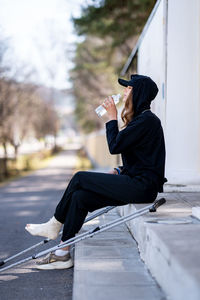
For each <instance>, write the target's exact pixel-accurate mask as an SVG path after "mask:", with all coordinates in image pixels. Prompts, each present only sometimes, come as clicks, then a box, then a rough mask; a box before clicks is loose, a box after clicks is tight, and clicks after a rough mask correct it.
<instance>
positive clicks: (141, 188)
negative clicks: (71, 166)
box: [25, 74, 167, 270]
mask: <svg viewBox="0 0 200 300" xmlns="http://www.w3.org/2000/svg"><path fill="white" fill-rule="evenodd" d="M118 82H119V84H120V85H122V86H124V87H125V88H124V96H123V102H124V107H123V110H122V112H121V118H122V121H123V123H124V125H123V127H122V128H123V129H122V130H120V131H119V129H118V119H117V108H116V105H115V103H114V100H113V98H112V97H111V96H109V97H107V98H106V99H105V100H104V102H103V103H102V106H103V107H104V108H105V109H106V111H107V114H106V115H107V119H108V120H106V123H105V127H106V138H107V143H108V148H109V152H110V153H111V154H114V155H115V154H121V158H122V162H123V166H118V167H116V168H114V169H113V170H111V171H109V172H108V173H100V172H92V171H79V172H76V173H75V174H74V175H73V177H72V178H71V180H70V182H69V183H68V186H67V188H66V190H65V192H64V194H63V196H62V199H61V200H60V202H59V203H58V205H57V207H56V209H55V213H54V216H53V217H52V218H51V219H50V220H49V221H48V222H46V223H42V224H27V225H26V227H25V229H26V230H27V231H28V232H29V233H30V234H32V235H36V236H43V237H46V238H49V239H56V238H57V237H58V235H59V232H60V229H61V227H62V225H64V227H63V233H62V237H61V242H60V243H63V242H65V241H66V240H68V239H70V238H72V237H74V236H75V235H76V233H78V232H79V230H80V229H81V227H82V225H83V223H84V220H85V218H86V216H87V214H88V212H92V211H94V210H97V209H100V208H102V207H106V206H120V205H126V204H129V203H151V202H154V201H155V199H156V197H157V195H158V192H163V184H164V183H165V182H166V181H167V179H166V178H165V177H164V172H165V155H166V153H165V140H164V134H163V128H162V125H161V121H160V119H159V118H158V116H156V115H155V114H154V113H153V112H152V111H151V109H150V105H151V101H152V100H154V98H155V97H156V95H157V93H158V87H157V85H156V83H155V82H154V81H153V80H152V79H151V78H150V77H148V76H144V75H139V74H133V75H131V78H130V80H124V79H120V78H119V79H118ZM116 175H117V176H116ZM69 250H70V248H69V246H68V247H65V248H62V249H58V250H56V251H55V252H53V253H50V254H48V255H47V256H46V257H44V258H43V259H41V260H39V261H37V262H36V268H37V269H44V270H48V269H67V268H70V267H72V266H73V262H72V259H71V257H70V252H69Z"/></svg>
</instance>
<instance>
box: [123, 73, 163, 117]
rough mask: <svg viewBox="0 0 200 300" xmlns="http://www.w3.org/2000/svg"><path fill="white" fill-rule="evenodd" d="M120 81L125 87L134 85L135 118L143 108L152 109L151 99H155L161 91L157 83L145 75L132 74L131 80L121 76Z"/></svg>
mask: <svg viewBox="0 0 200 300" xmlns="http://www.w3.org/2000/svg"><path fill="white" fill-rule="evenodd" d="M118 82H119V84H121V85H123V86H125V87H127V86H132V87H133V109H134V116H133V118H134V117H136V116H137V115H139V114H140V113H141V112H142V111H143V110H145V109H150V105H151V101H152V100H154V99H155V97H156V95H157V93H158V91H159V90H158V87H157V85H156V83H155V82H154V81H153V80H152V79H151V78H150V77H148V76H144V75H139V74H132V75H131V79H130V80H124V79H121V78H119V79H118Z"/></svg>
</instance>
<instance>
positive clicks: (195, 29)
mask: <svg viewBox="0 0 200 300" xmlns="http://www.w3.org/2000/svg"><path fill="white" fill-rule="evenodd" d="M167 3H168V9H167V15H168V25H167V34H166V27H165V24H167V23H166V17H165V12H166V7H167V6H166V4H167ZM138 58H139V59H138V73H139V74H146V75H149V76H151V77H152V78H153V79H154V80H155V82H156V83H157V84H158V87H159V89H160V91H159V93H158V96H157V97H156V99H155V100H154V101H153V102H152V111H153V112H155V113H156V114H157V115H158V117H159V118H160V119H161V122H162V125H163V128H164V133H165V142H166V169H165V175H166V177H167V178H168V183H173V184H178V183H181V184H200V1H199V0H191V1H188V0H176V1H174V0H168V1H166V0H162V1H161V2H160V4H159V7H158V9H157V11H156V13H155V15H154V18H153V20H152V21H151V23H150V26H149V28H148V30H147V32H146V34H145V36H144V38H143V40H142V43H141V45H140V47H139V50H138ZM164 85H165V87H166V89H165V91H166V93H164V95H162V92H163V91H162V86H164Z"/></svg>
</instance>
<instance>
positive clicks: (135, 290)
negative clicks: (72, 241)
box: [73, 209, 166, 300]
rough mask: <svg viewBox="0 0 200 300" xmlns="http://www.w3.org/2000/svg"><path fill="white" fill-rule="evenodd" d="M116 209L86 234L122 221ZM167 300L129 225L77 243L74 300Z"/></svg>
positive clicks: (86, 228) (85, 225)
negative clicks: (96, 228) (150, 271)
mask: <svg viewBox="0 0 200 300" xmlns="http://www.w3.org/2000/svg"><path fill="white" fill-rule="evenodd" d="M118 217H119V215H118V214H117V212H116V209H114V210H112V211H110V212H109V213H107V214H105V215H102V216H100V217H98V218H96V219H95V220H93V221H90V222H89V223H86V224H84V226H83V227H82V232H84V231H86V230H89V229H91V228H94V227H96V226H98V225H99V224H105V223H107V222H109V221H112V220H114V219H116V218H118ZM86 299H87V300H90V299H91V300H93V299H95V300H112V299H113V300H114V299H115V300H116V299H123V300H132V299H134V300H140V299H141V300H149V299H152V300H158V299H159V300H165V299H166V297H165V294H164V293H163V291H162V290H161V289H160V287H159V286H158V285H157V283H156V282H155V280H154V279H153V278H152V276H151V274H150V273H149V272H148V269H147V267H146V265H145V264H144V263H143V262H142V261H141V258H140V254H139V252H138V247H137V243H136V241H135V240H134V239H133V237H132V235H131V234H130V232H129V231H128V229H127V227H126V225H125V224H122V225H120V226H117V227H114V228H112V229H109V230H108V231H105V232H102V233H100V234H98V235H95V236H94V237H93V238H91V239H87V240H85V241H82V242H80V243H78V244H76V247H75V266H74V287H73V300H86Z"/></svg>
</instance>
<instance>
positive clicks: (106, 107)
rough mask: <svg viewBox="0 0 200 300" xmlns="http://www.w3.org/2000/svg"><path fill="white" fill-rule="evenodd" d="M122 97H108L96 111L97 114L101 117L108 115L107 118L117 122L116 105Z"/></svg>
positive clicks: (118, 95)
mask: <svg viewBox="0 0 200 300" xmlns="http://www.w3.org/2000/svg"><path fill="white" fill-rule="evenodd" d="M120 97H121V95H120V94H117V95H112V96H109V97H107V98H106V99H105V100H104V102H103V103H102V105H99V106H98V107H97V108H96V109H95V112H96V113H97V114H98V116H99V117H102V116H104V114H106V113H107V114H106V117H108V118H109V120H113V119H115V120H117V109H116V104H117V103H119V99H120Z"/></svg>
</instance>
